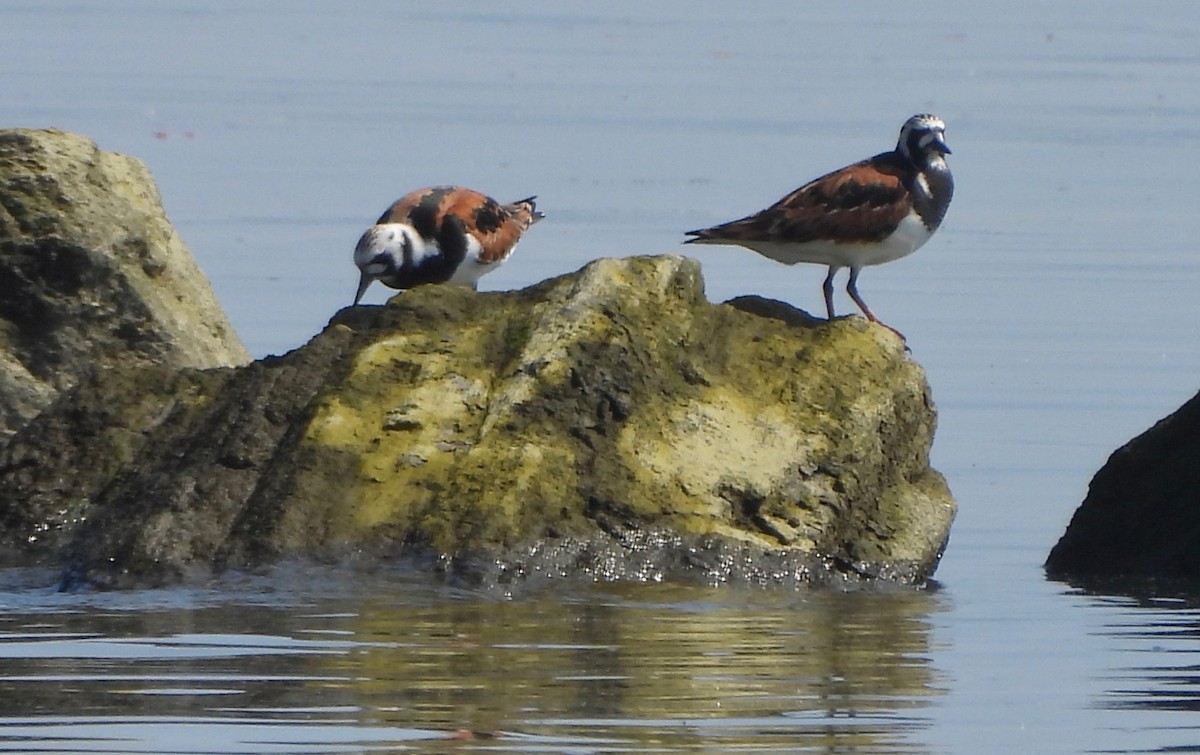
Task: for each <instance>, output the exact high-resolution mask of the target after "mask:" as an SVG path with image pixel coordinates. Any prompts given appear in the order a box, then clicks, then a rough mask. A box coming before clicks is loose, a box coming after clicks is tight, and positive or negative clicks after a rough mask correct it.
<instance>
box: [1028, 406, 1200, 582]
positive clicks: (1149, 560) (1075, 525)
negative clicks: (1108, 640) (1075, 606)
mask: <svg viewBox="0 0 1200 755" xmlns="http://www.w3.org/2000/svg"><path fill="white" fill-rule="evenodd" d="M1198 459H1200V394H1197V395H1196V396H1194V397H1192V398H1191V399H1190V400H1189V401H1187V403H1185V404H1184V405H1183V406H1181V407H1180V408H1179V409H1177V410H1175V412H1174V413H1172V414H1171V415H1170V416H1168V417H1166V418H1164V419H1162V420H1160V421H1159V422H1158V423H1157V424H1155V425H1154V426H1153V427H1151V428H1150V429H1149V430H1147V431H1146V432H1144V433H1142V434H1141V435H1139V436H1138V437H1136V438H1134V439H1133V440H1131V441H1129V442H1128V443H1126V444H1125V445H1124V446H1122V447H1121V448H1119V449H1117V450H1116V451H1114V452H1113V454H1112V456H1110V457H1109V458H1108V461H1107V462H1106V463H1105V464H1104V466H1103V467H1102V468H1101V469H1100V471H1098V472H1096V475H1095V477H1093V478H1092V482H1091V485H1090V486H1089V489H1088V494H1087V496H1086V497H1085V498H1084V501H1083V503H1082V504H1080V506H1079V508H1078V509H1077V510H1076V511H1075V515H1074V517H1072V519H1071V523H1070V525H1068V527H1067V530H1066V532H1065V533H1064V534H1063V536H1062V538H1061V539H1060V540H1059V541H1058V543H1057V544H1056V545H1055V546H1054V548H1053V550H1051V551H1050V556H1049V558H1048V559H1047V561H1046V571H1047V572H1048V573H1049V575H1050V576H1052V577H1055V578H1061V579H1069V580H1072V581H1077V582H1084V583H1087V582H1097V581H1104V582H1106V583H1111V581H1112V580H1115V579H1146V578H1166V579H1170V580H1183V581H1189V582H1191V583H1193V585H1192V586H1193V587H1194V583H1195V582H1196V581H1198V580H1200V463H1197V460H1198Z"/></svg>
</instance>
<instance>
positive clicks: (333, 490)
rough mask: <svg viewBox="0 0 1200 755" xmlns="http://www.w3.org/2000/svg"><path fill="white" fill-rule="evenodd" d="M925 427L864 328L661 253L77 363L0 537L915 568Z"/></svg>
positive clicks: (645, 564)
mask: <svg viewBox="0 0 1200 755" xmlns="http://www.w3.org/2000/svg"><path fill="white" fill-rule="evenodd" d="M139 386H140V387H139ZM934 425H935V414H934V410H933V406H932V402H931V400H930V397H929V390H928V386H927V384H926V382H925V379H924V375H923V373H922V371H921V369H920V367H919V366H918V365H916V364H915V363H914V362H913V361H912V360H911V359H910V358H909V357H908V355H907V354H906V352H905V349H904V346H903V344H902V343H901V342H900V341H899V339H897V338H896V337H895V336H894V335H893V334H892V333H891V332H890V331H888V330H886V329H883V328H880V327H877V326H873V325H870V324H868V323H866V322H865V321H862V320H859V319H856V318H848V319H842V320H838V321H835V322H832V323H824V322H821V323H819V324H814V323H813V322H812V321H811V320H809V319H808V318H807V316H806V315H804V314H803V313H801V312H799V311H797V310H794V309H792V308H790V307H787V306H786V305H782V304H779V303H777V302H767V301H764V300H761V299H756V298H747V299H741V300H737V301H735V302H732V303H729V304H722V305H713V304H709V303H708V302H707V301H706V300H705V299H704V296H703V282H702V280H701V278H700V273H699V265H698V264H697V263H696V262H694V261H692V260H687V259H684V258H680V257H654V258H630V259H623V260H600V261H597V262H595V263H592V264H590V265H588V266H587V267H585V268H584V269H583V270H582V271H580V272H578V273H575V274H573V275H568V276H564V277H561V278H557V279H553V280H550V281H546V282H544V283H542V284H539V285H536V286H533V287H531V288H529V289H526V290H523V291H517V292H510V293H483V294H479V293H475V292H473V291H470V290H467V289H460V288H452V287H426V288H419V289H414V290H411V291H408V292H405V293H402V294H400V295H398V296H396V297H394V298H393V299H392V300H391V301H390V302H389V303H388V305H387V306H385V307H360V308H352V309H347V310H343V311H342V312H340V313H339V314H338V315H337V316H336V317H335V318H334V320H333V321H332V322H331V323H330V325H329V327H328V328H326V330H325V331H324V332H322V333H321V334H319V335H318V336H316V337H315V338H314V339H313V340H312V341H311V342H310V343H309V344H307V345H306V346H304V347H302V348H301V349H298V350H296V351H294V352H292V353H290V354H288V355H286V356H284V357H280V358H274V359H270V360H264V361H261V362H257V363H254V364H252V365H249V366H247V367H244V368H240V369H234V370H221V371H188V370H185V371H176V372H174V373H172V375H171V377H170V378H169V379H168V377H167V376H166V375H162V374H160V375H156V376H151V377H147V376H146V375H145V373H144V372H139V371H137V370H132V371H126V372H117V371H114V372H112V373H111V374H109V375H98V376H96V377H95V378H94V379H92V380H89V381H88V382H87V383H85V384H83V385H81V386H80V387H79V388H78V389H76V390H75V391H74V392H73V393H72V394H71V395H70V396H69V397H65V398H64V399H61V400H59V401H58V402H56V403H55V404H54V406H53V407H51V409H49V410H47V411H46V412H44V413H43V415H42V416H41V417H39V418H38V420H36V421H35V422H33V423H31V425H30V426H29V427H28V428H26V429H25V430H24V431H22V432H21V433H20V434H19V435H18V436H17V438H16V439H14V441H13V442H12V443H11V444H10V445H9V447H8V448H7V449H5V450H4V452H3V454H0V502H2V501H25V502H29V501H34V502H36V505H31V504H29V503H24V504H20V507H21V510H24V511H29V510H37V511H39V512H41V513H42V514H43V518H41V519H36V518H35V519H26V520H25V521H24V522H23V523H22V526H24V528H25V529H24V530H21V529H20V528H19V527H13V526H11V523H12V522H13V520H12V519H11V518H9V519H8V521H9V522H10V526H9V528H8V532H9V535H10V537H11V538H12V541H13V542H14V543H24V542H26V541H27V538H28V537H35V538H37V540H36V544H35V545H34V546H32V550H31V551H30V552H31V553H34V554H36V555H39V556H40V557H42V558H58V559H68V560H69V561H70V562H71V564H72V570H73V572H72V573H73V574H74V575H75V576H76V577H78V578H82V579H86V580H89V581H92V582H96V583H101V584H123V583H127V582H134V583H141V582H145V581H157V580H169V579H174V578H178V577H180V576H183V575H187V574H189V573H193V572H197V571H198V572H199V573H207V572H208V571H209V570H211V569H212V568H213V567H221V566H236V565H248V564H256V563H262V562H264V561H269V560H272V559H277V558H280V557H288V556H297V555H299V556H313V555H332V556H345V555H350V554H360V557H368V556H367V555H362V554H368V555H370V556H376V555H387V556H394V555H398V554H410V555H418V556H420V555H426V556H430V557H434V558H435V560H434V561H433V562H431V563H434V564H437V565H438V566H439V568H442V569H449V570H451V571H452V572H454V573H456V574H464V573H466V574H469V575H470V576H472V577H475V578H480V579H483V580H491V581H497V582H512V581H517V580H530V579H557V578H559V577H563V576H570V575H579V574H582V575H586V576H588V577H589V578H597V579H678V578H697V577H698V578H702V579H705V580H708V581H728V580H733V581H753V582H760V583H788V584H795V583H805V582H821V581H827V580H829V579H842V578H851V579H860V578H872V577H878V576H881V577H884V578H887V579H891V580H896V581H900V582H920V581H922V580H924V579H925V578H927V577H928V576H929V575H930V574H932V572H933V570H934V568H935V567H936V564H937V561H938V559H939V557H940V554H941V551H942V549H943V547H944V545H945V543H946V540H947V537H948V534H949V527H950V523H951V520H952V519H953V515H954V510H955V506H954V503H953V500H952V499H951V497H950V494H949V491H948V490H947V487H946V485H945V482H944V480H943V479H942V478H941V476H940V475H938V474H937V473H936V472H934V471H933V470H931V469H930V468H929V464H928V452H929V447H930V444H931V442H932V438H933V431H934ZM64 446H66V447H67V448H66V450H65V451H64ZM114 458H116V459H118V460H119V461H117V462H114V461H113V459H114ZM83 470H86V471H83ZM72 475H74V480H73V481H72V490H71V491H70V492H67V491H65V490H63V485H62V483H61V481H62V480H63V479H65V478H71V477H72ZM81 480H83V482H81ZM2 505H3V504H2V503H0V506H2ZM11 509H12V506H10V510H11ZM60 512H61V513H60ZM0 521H5V518H4V510H3V509H2V508H0Z"/></svg>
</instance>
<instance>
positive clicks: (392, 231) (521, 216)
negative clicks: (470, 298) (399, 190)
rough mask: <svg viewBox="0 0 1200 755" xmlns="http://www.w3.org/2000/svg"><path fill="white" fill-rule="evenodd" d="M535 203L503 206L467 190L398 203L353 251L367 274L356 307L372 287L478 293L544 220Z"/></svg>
mask: <svg viewBox="0 0 1200 755" xmlns="http://www.w3.org/2000/svg"><path fill="white" fill-rule="evenodd" d="M534 199H535V197H529V198H528V199H522V200H520V201H519V202H513V203H512V204H505V205H502V204H500V203H499V202H497V201H496V200H494V199H492V198H491V197H489V196H486V195H484V194H480V193H479V192H477V191H474V190H472V189H466V188H463V187H461V186H436V187H433V188H429V189H418V190H417V191H414V192H412V193H410V194H406V195H404V196H403V197H401V198H400V199H397V200H396V201H395V202H394V203H392V206H391V207H389V208H388V209H387V211H386V212H384V213H383V215H381V216H380V217H379V220H377V221H375V225H374V226H372V227H371V228H369V229H367V232H366V233H364V234H363V235H362V238H360V239H359V240H358V245H357V246H356V247H354V264H355V265H357V266H358V269H359V271H360V273H361V275H360V277H359V280H358V291H357V292H356V293H355V294H354V303H355V304H358V302H359V300H361V299H362V297H363V293H364V292H366V290H367V287H368V286H370V285H371V282H372V281H379V282H380V283H383V284H384V285H385V286H391V287H392V288H399V289H406V288H412V287H413V286H420V285H423V284H426V283H449V284H452V285H460V286H470V287H471V288H474V287H475V285H476V283H477V282H478V280H479V278H480V277H481V276H483V275H484V274H486V273H490V272H491V271H493V270H495V269H496V268H497V267H499V266H500V263H502V262H504V261H505V260H506V259H508V257H509V255H511V254H512V252H513V249H515V248H516V246H517V242H518V241H520V240H521V234H523V233H525V231H526V229H528V228H529V226H531V225H533V224H534V223H536V222H537V221H539V220H541V219H542V217H543V215H542V213H540V212H538V211H537V209H536V207H535V206H534V201H533V200H534Z"/></svg>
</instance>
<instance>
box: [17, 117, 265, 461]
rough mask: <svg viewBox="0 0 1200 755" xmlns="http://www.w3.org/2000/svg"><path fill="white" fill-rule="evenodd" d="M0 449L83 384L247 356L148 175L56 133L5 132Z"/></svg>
mask: <svg viewBox="0 0 1200 755" xmlns="http://www.w3.org/2000/svg"><path fill="white" fill-rule="evenodd" d="M0 289H2V290H3V291H4V295H3V296H2V297H0V367H2V368H3V375H2V376H0V443H2V442H4V440H5V439H6V438H7V437H8V436H10V435H11V434H12V433H13V432H15V431H16V430H17V429H19V428H20V427H22V426H23V425H24V424H25V423H26V422H27V421H28V420H29V419H30V418H32V417H33V416H35V415H36V414H37V413H38V412H39V411H40V410H41V409H42V408H43V407H45V406H46V405H47V404H49V403H50V401H52V400H53V399H54V397H55V396H56V395H58V393H59V392H60V391H62V390H64V389H66V388H69V387H70V386H72V385H74V384H75V382H76V381H77V380H78V379H79V378H80V376H81V375H84V374H86V373H90V372H92V371H95V370H104V369H107V368H109V367H114V366H128V365H129V364H130V363H134V364H143V365H152V364H157V365H169V366H174V367H215V366H227V365H236V364H244V363H246V362H248V361H249V359H250V357H249V354H247V352H246V350H245V348H244V347H243V346H242V344H241V342H240V341H239V339H238V337H237V335H236V334H235V333H234V331H233V328H232V327H231V326H230V324H229V322H228V320H227V318H226V317H225V314H224V312H223V311H222V310H221V307H220V306H219V305H218V304H217V301H216V298H215V297H214V295H213V293H212V290H211V288H210V286H209V284H208V280H207V279H206V278H205V277H204V274H203V273H202V272H201V271H200V269H199V268H198V267H197V266H196V263H195V261H194V260H193V259H192V257H191V255H190V254H189V253H188V250H187V248H186V247H185V246H184V244H183V242H182V241H181V240H180V239H179V236H178V234H176V232H175V230H174V228H172V226H171V224H170V223H169V222H168V221H167V219H166V216H165V215H164V213H163V209H162V204H161V201H160V198H159V195H158V190H157V189H156V188H155V185H154V180H153V179H152V178H151V176H150V174H149V172H148V171H147V170H146V168H145V166H144V165H143V164H142V163H141V162H139V161H137V160H135V159H133V158H130V157H126V156H124V155H118V154H113V153H110V152H102V151H100V150H99V149H97V147H96V145H95V144H94V143H93V142H91V141H90V140H88V139H86V138H83V137H80V136H75V135H73V134H67V133H63V132H60V131H38V130H26V129H16V130H4V131H0Z"/></svg>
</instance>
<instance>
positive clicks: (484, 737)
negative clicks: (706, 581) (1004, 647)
mask: <svg viewBox="0 0 1200 755" xmlns="http://www.w3.org/2000/svg"><path fill="white" fill-rule="evenodd" d="M293 579H294V580H296V581H294V582H292V581H291V580H293ZM288 580H289V584H291V585H292V588H289V587H287V586H284V585H281V584H280V583H279V581H278V580H275V581H271V580H254V581H251V582H250V583H248V584H243V585H240V586H237V585H229V584H226V585H222V586H221V590H222V591H221V592H220V593H217V592H211V593H209V592H199V593H197V592H188V591H182V590H178V591H162V592H154V593H141V594H138V595H120V596H118V595H90V596H60V595H54V594H52V593H48V592H46V593H40V598H38V597H36V595H37V594H35V597H33V598H31V597H30V593H29V592H25V593H22V603H21V604H15V605H12V603H13V601H9V600H4V602H5V604H6V605H8V606H9V610H8V611H7V612H6V614H5V615H4V616H3V617H2V618H0V699H3V700H5V701H6V704H5V705H4V709H3V711H2V717H0V750H6V749H39V748H46V747H60V748H61V747H66V749H71V750H77V751H111V750H113V749H116V750H120V751H134V752H152V751H171V752H192V751H204V752H312V751H322V752H331V751H343V750H344V751H363V750H364V749H372V748H381V749H388V748H398V747H401V743H403V748H405V749H409V750H421V749H422V748H432V749H431V750H430V751H445V749H446V748H447V747H448V746H449V744H448V742H449V741H450V740H454V744H453V747H454V749H456V750H459V751H463V750H471V749H486V750H489V751H511V752H527V751H530V750H534V749H536V750H537V751H542V752H675V751H692V750H694V748H696V747H697V746H712V747H716V748H717V749H727V748H750V749H753V750H754V751H756V752H790V751H795V750H797V749H816V750H817V751H827V750H839V751H840V750H843V749H845V748H852V747H857V746H867V745H869V746H870V747H871V749H872V751H884V752H909V751H913V752H919V751H927V750H928V748H927V747H922V746H921V745H920V741H919V737H920V732H921V731H922V730H923V729H924V728H925V727H926V725H927V722H926V720H925V719H924V718H923V717H922V716H921V714H920V713H919V710H920V709H921V708H923V707H924V706H926V705H927V704H928V701H929V699H930V697H931V696H933V695H938V694H940V692H939V690H938V679H937V674H936V672H935V671H934V669H933V668H932V667H931V664H930V661H929V658H930V656H931V653H932V651H933V648H932V647H931V644H932V643H933V640H932V638H931V636H930V632H931V630H930V621H929V618H930V615H931V613H933V612H936V611H940V610H942V608H943V606H942V599H941V598H940V597H939V596H938V595H937V594H936V593H923V592H891V593H872V592H857V593H831V594H804V593H779V594H776V593H769V592H745V591H729V590H726V591H714V590H706V589H699V588H667V587H621V588H614V587H605V588H595V587H585V588H583V589H581V590H579V591H573V592H572V593H571V594H562V593H560V594H543V595H541V596H534V597H530V598H527V599H522V600H520V601H503V600H499V599H496V598H494V597H489V596H478V595H468V594H464V593H461V592H452V591H449V590H446V589H435V588H430V587H428V586H426V585H422V584H417V583H414V582H413V581H411V580H407V579H404V578H401V577H398V576H396V575H389V576H381V575H376V576H371V577H364V576H363V575H361V574H346V573H339V574H337V575H335V576H332V577H331V576H330V575H329V574H328V573H325V574H313V573H308V574H305V575H304V576H302V577H298V576H294V575H293V576H290V577H289V578H288ZM300 585H303V588H302V589H301V588H300V587H299V586H300ZM293 588H294V589H293ZM12 595H14V593H11V592H3V593H0V599H5V598H8V597H9V596H12ZM14 609H15V610H14ZM67 743H69V746H68V745H67Z"/></svg>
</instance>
